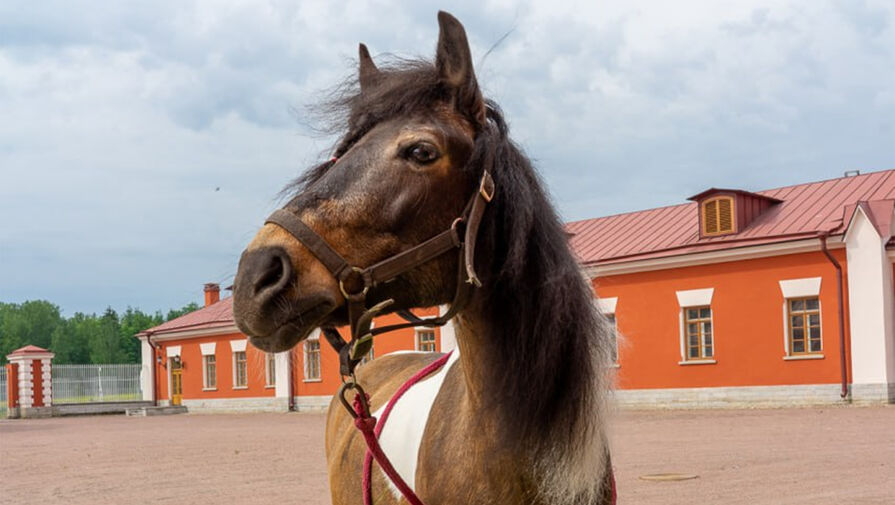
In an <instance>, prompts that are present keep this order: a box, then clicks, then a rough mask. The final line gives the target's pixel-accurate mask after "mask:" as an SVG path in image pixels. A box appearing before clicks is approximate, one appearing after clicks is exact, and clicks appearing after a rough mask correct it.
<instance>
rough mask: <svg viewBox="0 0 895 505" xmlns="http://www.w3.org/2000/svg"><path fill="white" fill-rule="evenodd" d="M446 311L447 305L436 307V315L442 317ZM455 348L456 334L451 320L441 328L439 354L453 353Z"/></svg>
mask: <svg viewBox="0 0 895 505" xmlns="http://www.w3.org/2000/svg"><path fill="white" fill-rule="evenodd" d="M447 311H448V306H447V305H440V306H439V307H438V314H439V315H443V314H444V313H446V312H447ZM456 347H457V333H456V330H455V328H454V320H453V319H451V320H450V321H448V322H447V324H445V325H444V326H442V327H441V352H449V351H453V350H454V349H455V348H456Z"/></svg>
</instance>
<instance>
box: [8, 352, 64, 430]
mask: <svg viewBox="0 0 895 505" xmlns="http://www.w3.org/2000/svg"><path fill="white" fill-rule="evenodd" d="M53 357H55V354H53V353H51V352H50V351H48V350H46V349H42V348H40V347H37V346H34V345H28V346H25V347H22V348H21V349H16V350H15V351H13V352H12V353H11V354H9V355H7V356H6V359H7V360H8V361H9V365H7V367H8V368H7V376H6V381H7V387H8V388H9V390H8V394H7V401H8V402H9V403H8V405H9V410H8V411H7V417H46V416H50V415H52V412H53V410H52V405H53V379H52V377H53V375H52V366H53Z"/></svg>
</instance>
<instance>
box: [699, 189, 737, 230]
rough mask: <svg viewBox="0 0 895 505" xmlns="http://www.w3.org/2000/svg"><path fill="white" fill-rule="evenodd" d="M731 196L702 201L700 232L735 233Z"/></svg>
mask: <svg viewBox="0 0 895 505" xmlns="http://www.w3.org/2000/svg"><path fill="white" fill-rule="evenodd" d="M733 213H734V205H733V197H730V196H720V197H717V198H712V199H709V200H705V201H704V202H702V234H703V235H724V234H725V233H735V232H736V230H735V229H734V223H735V222H736V220H735V219H734V215H733Z"/></svg>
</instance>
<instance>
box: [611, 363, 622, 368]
mask: <svg viewBox="0 0 895 505" xmlns="http://www.w3.org/2000/svg"><path fill="white" fill-rule="evenodd" d="M609 366H611V367H612V368H621V367H622V366H621V365H619V364H618V363H613V364H611V365H609Z"/></svg>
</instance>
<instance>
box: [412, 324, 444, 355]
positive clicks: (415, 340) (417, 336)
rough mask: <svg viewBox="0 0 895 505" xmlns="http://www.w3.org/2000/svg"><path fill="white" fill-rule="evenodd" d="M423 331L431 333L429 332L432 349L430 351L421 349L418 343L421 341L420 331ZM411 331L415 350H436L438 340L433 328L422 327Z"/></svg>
mask: <svg viewBox="0 0 895 505" xmlns="http://www.w3.org/2000/svg"><path fill="white" fill-rule="evenodd" d="M424 332H425V333H431V334H432V347H433V349H432V350H431V351H423V350H422V348H421V347H420V343H421V342H420V334H421V333H424ZM413 333H414V335H413V337H414V338H413V346H414V347H415V350H416V351H419V352H438V344H437V342H438V335H437V334H436V333H435V330H434V329H431V328H426V329H422V330H416V331H414V332H413Z"/></svg>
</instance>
